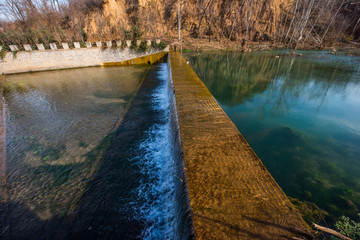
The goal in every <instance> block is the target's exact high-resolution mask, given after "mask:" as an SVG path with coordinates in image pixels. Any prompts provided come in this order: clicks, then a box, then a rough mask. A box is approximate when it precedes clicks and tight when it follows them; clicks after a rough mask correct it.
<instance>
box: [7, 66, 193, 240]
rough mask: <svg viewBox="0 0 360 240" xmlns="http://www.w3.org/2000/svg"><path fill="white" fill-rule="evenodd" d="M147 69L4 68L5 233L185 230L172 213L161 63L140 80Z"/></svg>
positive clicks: (118, 235)
mask: <svg viewBox="0 0 360 240" xmlns="http://www.w3.org/2000/svg"><path fill="white" fill-rule="evenodd" d="M146 69H147V67H109V68H87V69H76V70H64V71H54V72H43V73H33V74H21V75H13V76H8V77H6V82H5V84H4V86H3V94H4V97H5V102H6V105H5V110H6V150H7V159H6V162H5V163H6V176H5V180H6V182H5V183H3V188H2V189H3V192H2V193H3V194H2V197H3V198H4V206H3V208H4V210H5V211H4V213H3V214H2V223H1V224H2V225H3V226H4V227H3V229H2V231H4V237H5V239H123V238H126V239H138V238H141V239H182V238H186V237H187V236H188V235H187V234H190V231H188V232H187V231H186V230H184V229H185V228H187V226H190V221H189V220H188V217H187V216H185V214H186V212H185V213H180V214H179V209H181V208H182V206H181V205H182V204H183V203H182V202H181V201H179V196H178V195H179V194H178V192H182V191H183V189H182V187H181V186H179V184H178V181H179V180H178V179H177V178H176V175H177V171H178V169H177V165H176V161H177V160H179V159H178V156H177V155H176V154H175V151H176V150H175V149H176V146H174V140H173V138H174V136H173V132H172V127H171V124H170V122H171V121H170V106H171V100H172V95H171V94H172V92H171V91H169V89H168V68H167V65H166V63H160V64H156V65H153V66H152V67H151V69H150V70H149V71H148V73H147V75H146V78H145V80H144V81H143V82H142V79H143V78H144V76H145V71H146ZM140 84H141V85H140ZM179 189H180V190H179ZM185 194H186V193H185ZM182 195H184V193H182ZM185 225H186V226H185Z"/></svg>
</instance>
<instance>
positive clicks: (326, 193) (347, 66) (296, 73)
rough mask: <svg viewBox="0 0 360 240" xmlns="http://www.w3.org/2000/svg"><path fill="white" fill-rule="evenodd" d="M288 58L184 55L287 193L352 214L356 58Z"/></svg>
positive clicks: (355, 202) (359, 126)
mask: <svg viewBox="0 0 360 240" xmlns="http://www.w3.org/2000/svg"><path fill="white" fill-rule="evenodd" d="M288 53H289V51H285V50H281V51H265V52H252V53H236V52H212V53H200V54H197V53H185V54H184V55H185V57H186V58H187V59H188V60H189V62H190V64H191V65H192V67H193V69H194V70H195V72H196V73H197V74H198V76H199V77H200V79H201V80H202V81H203V82H204V83H205V85H206V86H207V87H208V89H209V90H210V92H211V93H212V95H213V96H214V97H215V98H216V100H217V101H218V102H219V104H220V105H221V107H222V108H223V109H224V111H225V112H226V113H227V115H228V116H229V117H230V118H231V120H232V121H233V122H234V123H235V125H236V126H237V128H238V129H239V130H240V132H241V133H242V134H243V135H244V137H245V139H246V140H247V141H248V142H249V144H250V146H251V147H252V148H253V149H254V150H255V152H256V154H257V155H258V156H259V157H260V159H261V160H262V161H263V163H264V164H265V166H266V167H267V169H268V170H269V171H270V173H271V174H272V175H273V177H274V178H275V180H276V181H277V182H278V183H279V185H280V186H281V187H282V189H283V190H284V191H285V193H286V194H287V195H289V196H291V197H294V198H298V199H300V200H302V201H309V202H313V203H316V204H317V205H318V206H319V207H320V208H322V209H324V210H326V211H327V212H329V213H330V214H331V215H333V216H341V215H347V216H349V217H355V216H356V214H357V213H358V212H359V208H360V58H358V57H351V56H340V55H330V54H328V53H327V52H322V51H319V52H316V51H300V52H299V53H301V54H302V55H303V56H290V55H289V54H288ZM354 219H355V218H354Z"/></svg>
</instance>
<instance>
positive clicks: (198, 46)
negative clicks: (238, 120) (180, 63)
mask: <svg viewBox="0 0 360 240" xmlns="http://www.w3.org/2000/svg"><path fill="white" fill-rule="evenodd" d="M167 42H169V44H170V45H173V46H176V48H177V49H179V47H180V46H182V49H183V50H187V51H245V52H249V51H266V50H272V49H286V48H288V47H287V46H286V45H284V44H279V43H273V42H248V43H247V45H246V47H242V46H241V42H239V41H230V40H228V39H222V40H220V41H216V40H211V39H210V41H209V39H205V38H190V37H187V38H184V39H182V41H181V42H179V41H178V40H170V39H168V40H167ZM297 50H325V51H331V52H342V53H345V54H347V55H351V56H360V43H356V42H347V43H344V42H337V43H333V44H330V45H326V46H323V47H314V46H304V47H299V48H298V49H297Z"/></svg>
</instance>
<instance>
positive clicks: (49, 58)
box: [0, 47, 169, 74]
mask: <svg viewBox="0 0 360 240" xmlns="http://www.w3.org/2000/svg"><path fill="white" fill-rule="evenodd" d="M163 51H169V48H168V47H166V48H165V49H163V50H157V49H153V48H151V49H150V50H149V51H148V52H139V51H134V50H132V49H130V48H129V47H126V48H124V49H122V48H112V47H107V48H104V47H90V48H75V49H55V50H32V51H20V52H17V51H13V52H8V53H6V55H5V57H4V59H0V74H13V73H23V72H32V71H43V70H55V69H66V68H77V67H90V66H101V65H104V64H106V63H110V62H111V63H114V62H122V61H126V60H130V59H133V58H138V57H142V56H146V55H151V54H155V53H158V52H163Z"/></svg>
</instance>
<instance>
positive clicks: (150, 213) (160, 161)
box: [131, 64, 178, 239]
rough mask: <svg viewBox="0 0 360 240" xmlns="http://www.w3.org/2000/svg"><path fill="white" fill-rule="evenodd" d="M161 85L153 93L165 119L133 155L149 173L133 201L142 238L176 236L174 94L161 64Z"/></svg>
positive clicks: (155, 102) (163, 65) (156, 104)
mask: <svg viewBox="0 0 360 240" xmlns="http://www.w3.org/2000/svg"><path fill="white" fill-rule="evenodd" d="M160 67H161V71H159V74H160V76H159V79H160V80H161V85H160V86H159V87H158V88H157V89H156V90H155V92H154V93H153V95H152V98H153V102H152V105H153V106H152V107H153V108H154V110H156V111H158V113H159V114H160V118H161V119H162V121H163V123H161V124H156V125H154V126H152V127H151V128H150V129H149V130H148V131H147V132H146V137H145V139H144V140H143V141H142V142H141V143H140V146H139V153H140V156H138V157H136V158H134V159H133V162H134V163H136V164H138V165H139V166H140V168H141V169H142V173H143V174H144V175H146V176H147V179H146V181H145V182H142V183H141V185H140V186H139V187H138V189H137V190H136V195H137V201H136V202H132V203H131V207H132V209H133V211H134V212H135V213H134V215H136V218H138V219H137V220H140V221H141V222H142V223H144V231H143V232H142V236H139V237H140V238H142V239H176V238H177V236H176V235H177V234H176V229H177V228H178V226H177V221H176V217H175V215H176V208H177V206H176V199H175V181H176V176H175V166H176V165H175V162H174V161H175V159H174V156H173V153H172V147H173V146H172V143H173V141H172V140H171V139H172V135H171V134H172V133H171V126H170V104H171V98H170V93H169V89H168V72H167V66H166V65H165V64H162V65H160Z"/></svg>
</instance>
